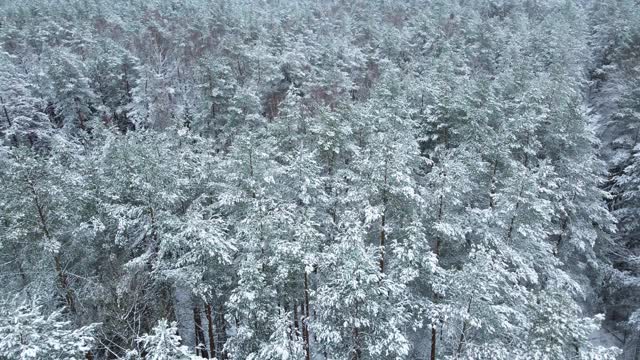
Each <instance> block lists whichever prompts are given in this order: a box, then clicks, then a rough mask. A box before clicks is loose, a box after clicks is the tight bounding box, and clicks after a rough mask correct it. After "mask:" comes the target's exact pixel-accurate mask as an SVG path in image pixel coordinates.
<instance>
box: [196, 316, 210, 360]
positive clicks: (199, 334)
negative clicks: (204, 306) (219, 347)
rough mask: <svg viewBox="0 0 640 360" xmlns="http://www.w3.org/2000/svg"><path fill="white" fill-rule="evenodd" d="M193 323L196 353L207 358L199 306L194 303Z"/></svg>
mask: <svg viewBox="0 0 640 360" xmlns="http://www.w3.org/2000/svg"><path fill="white" fill-rule="evenodd" d="M193 324H194V325H195V335H196V347H197V349H198V350H196V354H197V353H198V352H199V353H200V356H202V357H203V358H205V359H209V352H208V351H207V343H206V341H205V339H204V330H203V329H202V317H201V316H200V307H199V306H198V305H195V306H194V307H193Z"/></svg>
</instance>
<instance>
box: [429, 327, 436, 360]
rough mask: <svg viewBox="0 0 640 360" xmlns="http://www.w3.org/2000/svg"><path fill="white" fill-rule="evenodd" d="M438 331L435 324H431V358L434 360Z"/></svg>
mask: <svg viewBox="0 0 640 360" xmlns="http://www.w3.org/2000/svg"><path fill="white" fill-rule="evenodd" d="M437 335H438V332H437V331H436V326H435V325H432V326H431V357H430V359H431V360H436V337H437Z"/></svg>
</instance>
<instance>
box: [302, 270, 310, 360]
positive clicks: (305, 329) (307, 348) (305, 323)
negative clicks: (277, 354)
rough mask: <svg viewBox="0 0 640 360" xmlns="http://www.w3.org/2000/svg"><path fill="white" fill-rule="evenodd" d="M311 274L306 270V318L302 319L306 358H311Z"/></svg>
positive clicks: (308, 359) (307, 359) (306, 359)
mask: <svg viewBox="0 0 640 360" xmlns="http://www.w3.org/2000/svg"><path fill="white" fill-rule="evenodd" d="M309 313H310V312H309V276H308V275H307V271H306V270H305V271H304V320H303V321H302V337H303V339H304V351H305V355H304V358H305V360H311V347H310V346H309V324H308V322H309V319H310V317H309Z"/></svg>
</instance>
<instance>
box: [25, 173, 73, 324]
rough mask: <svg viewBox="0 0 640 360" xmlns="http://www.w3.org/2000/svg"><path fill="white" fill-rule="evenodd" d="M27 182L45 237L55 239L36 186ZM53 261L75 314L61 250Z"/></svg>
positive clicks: (66, 297)
mask: <svg viewBox="0 0 640 360" xmlns="http://www.w3.org/2000/svg"><path fill="white" fill-rule="evenodd" d="M27 182H28V184H29V189H30V190H31V194H32V195H33V202H34V205H35V207H36V211H37V212H38V220H39V222H40V228H41V230H42V232H43V234H44V237H45V239H46V240H47V241H53V239H52V238H51V233H50V232H49V225H48V223H47V216H46V214H45V210H44V207H43V205H42V204H41V203H40V198H39V197H38V193H37V192H36V188H35V186H34V185H33V183H32V182H31V181H30V180H29V179H27ZM53 263H54V266H55V269H56V274H57V276H58V283H59V284H60V288H61V289H62V291H63V292H64V298H65V302H66V304H67V307H68V308H69V311H71V313H72V314H75V313H76V306H75V302H74V299H73V291H72V290H71V287H70V286H69V281H68V279H67V274H66V273H65V272H64V269H63V268H62V259H61V256H60V252H59V250H58V251H56V253H55V254H54V255H53Z"/></svg>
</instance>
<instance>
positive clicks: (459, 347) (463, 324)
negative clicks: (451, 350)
mask: <svg viewBox="0 0 640 360" xmlns="http://www.w3.org/2000/svg"><path fill="white" fill-rule="evenodd" d="M470 311H471V298H469V304H467V315H469V312H470ZM468 326H469V322H468V321H467V320H466V319H465V320H464V321H463V323H462V333H461V334H460V341H459V342H458V350H457V355H456V357H458V356H460V353H461V352H462V347H463V346H464V337H465V333H466V332H467V327H468Z"/></svg>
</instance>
